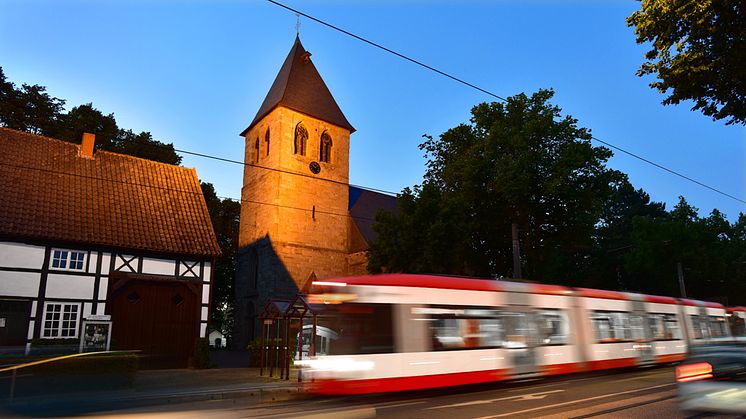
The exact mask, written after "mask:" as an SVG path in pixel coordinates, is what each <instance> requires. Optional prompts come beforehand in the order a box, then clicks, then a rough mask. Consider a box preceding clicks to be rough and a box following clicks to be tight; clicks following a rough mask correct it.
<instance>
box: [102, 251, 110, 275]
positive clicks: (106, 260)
mask: <svg viewBox="0 0 746 419" xmlns="http://www.w3.org/2000/svg"><path fill="white" fill-rule="evenodd" d="M110 264H111V253H103V254H102V255H101V274H102V275H108V274H109V265H110Z"/></svg>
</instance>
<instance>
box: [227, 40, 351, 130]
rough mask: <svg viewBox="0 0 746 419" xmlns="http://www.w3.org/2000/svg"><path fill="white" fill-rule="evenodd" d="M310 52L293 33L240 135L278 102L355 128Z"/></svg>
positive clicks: (342, 125)
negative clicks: (286, 51)
mask: <svg viewBox="0 0 746 419" xmlns="http://www.w3.org/2000/svg"><path fill="white" fill-rule="evenodd" d="M310 56H311V54H309V53H307V52H306V50H305V49H304V48H303V45H302V44H301V43H300V39H299V38H297V37H296V38H295V43H294V44H293V47H292V48H291V49H290V53H289V54H288V56H287V58H285V62H284V63H283V64H282V67H281V68H280V72H279V73H277V77H276V78H275V81H274V83H272V87H270V89H269V92H268V93H267V97H265V98H264V102H262V106H260V107H259V111H258V112H257V113H256V116H255V117H254V120H253V121H251V124H249V126H248V127H247V128H246V129H245V130H243V132H241V135H242V136H243V135H244V134H245V133H246V132H247V131H248V130H250V129H251V127H253V126H254V125H255V124H257V123H258V122H259V121H261V120H262V118H264V117H265V116H267V114H268V113H270V112H271V111H272V110H273V109H274V108H276V107H277V106H284V107H286V108H289V109H292V110H294V111H297V112H300V113H304V114H306V115H310V116H312V117H314V118H318V119H320V120H322V121H326V122H329V123H331V124H334V125H336V126H338V127H342V128H344V129H346V130H348V131H350V133H352V132H355V128H353V127H352V125H351V124H350V122H349V121H347V118H345V116H344V114H343V113H342V110H341V109H339V105H337V102H336V101H335V100H334V97H333V96H332V93H331V92H330V91H329V88H328V87H326V83H324V80H323V79H322V78H321V75H320V74H319V72H318V70H316V66H314V65H313V62H311V59H310Z"/></svg>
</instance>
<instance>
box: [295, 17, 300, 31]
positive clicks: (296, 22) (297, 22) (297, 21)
mask: <svg viewBox="0 0 746 419" xmlns="http://www.w3.org/2000/svg"><path fill="white" fill-rule="evenodd" d="M295 18H296V21H295V36H298V35H300V13H296V14H295Z"/></svg>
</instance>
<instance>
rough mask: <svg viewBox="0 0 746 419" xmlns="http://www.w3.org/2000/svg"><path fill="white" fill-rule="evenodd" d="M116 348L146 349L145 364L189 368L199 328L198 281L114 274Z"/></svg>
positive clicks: (112, 310) (111, 293)
mask: <svg viewBox="0 0 746 419" xmlns="http://www.w3.org/2000/svg"><path fill="white" fill-rule="evenodd" d="M110 287H111V288H110V290H109V297H108V300H107V311H108V312H109V314H111V320H112V336H111V338H112V349H127V350H130V349H133V350H141V351H142V355H143V357H142V358H141V362H140V366H141V368H150V369H152V368H184V367H187V363H188V360H189V357H190V356H191V355H192V352H193V349H194V342H195V339H196V338H197V330H198V328H199V307H200V306H199V287H198V286H196V285H195V284H193V283H190V282H187V281H183V280H177V279H171V280H164V279H157V280H148V279H145V278H142V275H141V276H140V277H139V278H131V277H121V278H118V277H114V278H111V279H110Z"/></svg>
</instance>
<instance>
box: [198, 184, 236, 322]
mask: <svg viewBox="0 0 746 419" xmlns="http://www.w3.org/2000/svg"><path fill="white" fill-rule="evenodd" d="M200 186H201V187H202V194H203V195H204V197H205V203H206V204H207V211H208V212H209V213H210V219H211V220H212V226H213V229H214V230H215V235H216V236H217V240H218V245H219V246H220V251H221V255H220V257H219V258H218V259H217V260H216V261H215V268H214V269H215V274H214V277H213V283H212V286H213V289H212V304H213V310H212V319H211V326H212V327H213V328H214V329H217V330H220V331H222V332H223V333H227V334H230V332H231V331H232V330H233V324H232V321H233V306H234V293H233V283H234V280H235V276H236V275H235V274H236V256H237V252H238V231H239V229H238V227H239V216H240V213H241V204H240V203H239V202H237V201H234V200H232V199H228V198H226V199H221V198H219V197H218V196H217V194H216V193H215V187H214V186H213V185H212V184H211V183H205V182H200Z"/></svg>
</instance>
